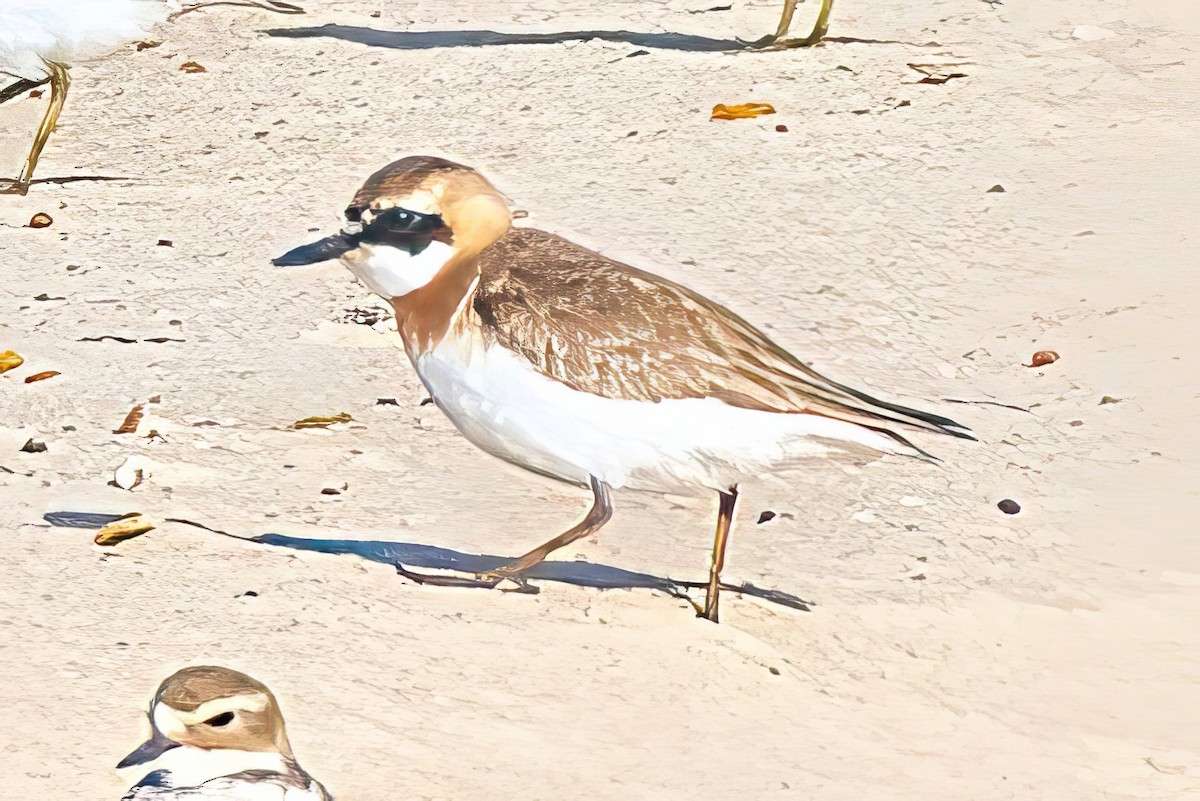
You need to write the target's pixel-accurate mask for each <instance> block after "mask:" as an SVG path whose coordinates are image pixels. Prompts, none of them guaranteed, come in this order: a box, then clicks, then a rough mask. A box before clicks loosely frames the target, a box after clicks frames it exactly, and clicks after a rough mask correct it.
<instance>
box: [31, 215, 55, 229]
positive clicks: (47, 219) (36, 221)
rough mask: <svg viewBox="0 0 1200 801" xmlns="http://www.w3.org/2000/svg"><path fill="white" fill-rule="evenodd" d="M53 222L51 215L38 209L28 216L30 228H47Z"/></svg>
mask: <svg viewBox="0 0 1200 801" xmlns="http://www.w3.org/2000/svg"><path fill="white" fill-rule="evenodd" d="M53 223H54V218H53V217H51V216H50V215H49V214H45V213H43V212H40V211H39V212H38V213H37V214H35V215H33V216H32V217H30V218H29V227H30V228H49V227H50V226H51V225H52V224H53Z"/></svg>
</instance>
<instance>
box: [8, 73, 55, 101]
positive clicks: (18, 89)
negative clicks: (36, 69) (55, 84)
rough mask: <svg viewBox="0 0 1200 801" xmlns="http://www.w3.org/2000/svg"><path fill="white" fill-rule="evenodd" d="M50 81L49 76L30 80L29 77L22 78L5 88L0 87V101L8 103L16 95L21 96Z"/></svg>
mask: <svg viewBox="0 0 1200 801" xmlns="http://www.w3.org/2000/svg"><path fill="white" fill-rule="evenodd" d="M48 83H50V79H49V78H43V79H42V80H40V81H34V80H30V79H29V78H22V79H21V80H19V81H17V82H16V83H14V84H13V85H12V86H6V87H5V88H3V89H0V103H7V102H8V101H10V100H12V99H13V98H14V97H19V96H20V95H23V94H25V93H26V92H27V91H29V90H30V89H36V88H38V87H39V86H45V85H46V84H48Z"/></svg>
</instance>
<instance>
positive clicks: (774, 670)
mask: <svg viewBox="0 0 1200 801" xmlns="http://www.w3.org/2000/svg"><path fill="white" fill-rule="evenodd" d="M767 670H769V671H771V675H772V676H778V675H779V668H777V667H769V668H767Z"/></svg>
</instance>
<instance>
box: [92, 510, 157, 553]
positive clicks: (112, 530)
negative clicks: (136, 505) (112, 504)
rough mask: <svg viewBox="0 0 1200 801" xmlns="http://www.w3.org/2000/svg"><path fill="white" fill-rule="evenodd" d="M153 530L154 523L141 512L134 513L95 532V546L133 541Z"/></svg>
mask: <svg viewBox="0 0 1200 801" xmlns="http://www.w3.org/2000/svg"><path fill="white" fill-rule="evenodd" d="M153 528H154V523H153V522H152V521H151V520H150V518H148V517H144V516H143V515H142V514H141V512H134V513H133V514H129V515H126V516H125V517H122V518H121V519H119V520H114V521H112V522H111V523H109V524H108V525H107V526H104V527H103V528H101V529H100V530H99V531H97V532H96V539H95V543H96V544H97V545H116V544H117V543H118V542H124V541H125V540H129V539H133V538H134V537H136V536H138V535H140V534H145V533H146V532H147V531H150V530H152V529H153Z"/></svg>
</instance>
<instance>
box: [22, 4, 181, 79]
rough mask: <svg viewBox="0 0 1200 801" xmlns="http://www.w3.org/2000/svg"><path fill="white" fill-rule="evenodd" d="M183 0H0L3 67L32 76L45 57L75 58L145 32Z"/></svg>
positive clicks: (95, 53) (102, 51)
mask: <svg viewBox="0 0 1200 801" xmlns="http://www.w3.org/2000/svg"><path fill="white" fill-rule="evenodd" d="M177 5H178V4H177V3H175V4H171V5H168V4H167V3H164V2H162V0H54V2H44V0H43V1H41V2H39V1H38V0H17V1H16V2H14V0H5V1H4V2H2V3H0V72H6V73H9V74H12V75H17V76H19V77H22V78H28V79H30V80H38V79H40V78H41V77H42V76H44V75H45V67H44V65H43V64H42V61H41V59H42V58H46V59H48V60H50V61H64V62H67V63H68V64H72V63H75V62H78V61H82V60H86V59H90V58H97V57H99V56H102V55H104V54H106V53H108V52H111V51H112V50H115V49H117V48H119V47H121V46H122V45H124V44H126V43H128V42H132V41H134V40H137V39H140V38H142V37H144V36H146V35H147V34H148V33H149V31H150V28H151V26H153V25H154V23H156V22H160V21H162V20H164V19H166V17H167V14H168V13H170V12H171V11H172V10H173V9H174V7H175V6H177Z"/></svg>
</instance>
